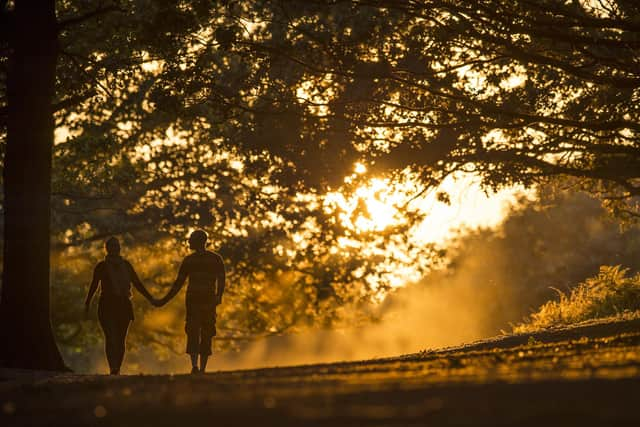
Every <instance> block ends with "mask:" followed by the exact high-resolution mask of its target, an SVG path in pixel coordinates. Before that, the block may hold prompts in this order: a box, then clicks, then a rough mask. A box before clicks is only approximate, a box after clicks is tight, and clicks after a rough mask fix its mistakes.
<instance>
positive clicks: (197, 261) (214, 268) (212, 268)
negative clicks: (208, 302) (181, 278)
mask: <svg viewBox="0 0 640 427" xmlns="http://www.w3.org/2000/svg"><path fill="white" fill-rule="evenodd" d="M181 270H182V272H183V273H184V274H185V275H186V276H188V278H189V284H188V286H187V295H193V296H213V295H220V294H221V293H222V292H221V291H222V290H221V289H218V287H220V286H222V284H221V283H217V282H218V281H219V280H217V279H218V278H220V277H221V276H223V275H224V264H223V262H222V258H221V257H220V255H218V254H216V253H213V252H209V251H198V252H194V253H192V254H190V255H188V256H187V257H186V258H185V259H184V261H183V263H182V267H181Z"/></svg>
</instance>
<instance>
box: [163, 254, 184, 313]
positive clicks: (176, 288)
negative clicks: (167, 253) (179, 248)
mask: <svg viewBox="0 0 640 427" xmlns="http://www.w3.org/2000/svg"><path fill="white" fill-rule="evenodd" d="M186 280H187V269H186V267H185V265H184V261H183V262H182V265H181V266H180V270H178V277H177V278H176V281H175V282H174V283H173V286H171V289H170V290H169V292H168V293H167V295H165V296H164V298H161V299H159V300H158V301H157V302H158V306H162V305H165V304H166V303H168V302H169V301H171V298H173V297H175V296H176V294H177V293H178V292H180V289H182V286H183V285H184V282H185V281H186Z"/></svg>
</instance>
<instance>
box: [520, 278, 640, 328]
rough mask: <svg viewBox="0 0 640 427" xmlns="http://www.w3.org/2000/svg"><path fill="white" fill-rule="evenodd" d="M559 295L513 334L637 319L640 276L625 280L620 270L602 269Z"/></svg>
mask: <svg viewBox="0 0 640 427" xmlns="http://www.w3.org/2000/svg"><path fill="white" fill-rule="evenodd" d="M555 290H556V291H557V292H558V295H559V300H558V301H549V302H547V303H545V304H544V305H542V306H541V307H540V308H539V309H538V311H537V312H535V313H533V314H531V315H530V316H529V317H528V318H527V319H526V320H525V321H524V322H523V323H521V324H519V325H516V326H514V327H513V330H514V332H529V331H533V330H538V329H544V328H548V327H552V326H563V325H571V324H575V323H579V322H583V321H586V320H593V319H601V318H605V317H622V316H633V317H636V316H640V274H636V275H635V276H628V269H625V268H622V267H621V266H619V265H617V266H602V267H600V272H599V273H598V274H597V275H596V276H594V277H591V278H588V279H587V280H585V281H584V282H583V283H580V284H579V285H578V286H576V287H575V288H573V289H572V290H571V291H570V292H569V293H568V294H567V293H565V292H562V291H560V290H558V289H555Z"/></svg>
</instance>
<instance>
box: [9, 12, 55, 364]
mask: <svg viewBox="0 0 640 427" xmlns="http://www.w3.org/2000/svg"><path fill="white" fill-rule="evenodd" d="M15 3H16V6H15V14H14V17H15V21H14V26H13V28H14V34H13V37H12V40H11V43H12V53H11V57H10V62H9V76H8V82H7V95H8V106H9V123H8V133H7V146H6V152H5V158H4V259H3V263H4V269H3V273H2V296H1V299H0V365H4V366H6V367H16V368H31V369H45V370H62V369H64V368H65V366H64V362H63V361H62V357H61V356H60V352H59V350H58V347H57V346H56V342H55V338H54V336H53V332H52V330H51V320H50V308H49V239H50V230H49V228H50V225H49V222H50V213H51V203H50V194H51V150H52V146H53V131H54V126H55V124H54V118H53V107H52V103H53V97H54V91H55V73H56V61H57V56H58V36H57V33H58V31H57V23H56V15H55V1H54V0H30V1H26V0H22V1H20V0H18V1H16V2H15Z"/></svg>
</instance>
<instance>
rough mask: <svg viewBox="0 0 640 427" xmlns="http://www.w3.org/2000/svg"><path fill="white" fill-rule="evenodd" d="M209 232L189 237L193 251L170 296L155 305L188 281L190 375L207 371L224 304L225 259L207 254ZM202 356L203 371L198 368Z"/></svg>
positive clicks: (199, 232) (184, 262)
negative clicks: (220, 312) (217, 312)
mask: <svg viewBox="0 0 640 427" xmlns="http://www.w3.org/2000/svg"><path fill="white" fill-rule="evenodd" d="M206 244H207V233H205V232H204V231H203V230H196V231H194V232H193V233H191V236H189V247H190V248H191V249H192V250H193V251H194V252H193V253H192V254H190V255H188V256H187V257H186V258H185V259H184V260H183V261H182V265H181V266H180V270H179V271H178V277H177V278H176V281H175V282H174V284H173V286H172V287H171V289H170V290H169V292H168V293H167V295H166V296H165V297H164V298H162V299H160V300H158V301H157V302H156V305H157V306H162V305H164V304H166V303H167V302H168V301H170V300H171V299H172V298H173V297H174V296H175V295H176V294H177V293H178V292H179V291H180V289H182V286H183V285H184V283H185V281H186V279H187V278H189V285H188V286H187V296H186V305H187V314H186V323H185V332H186V334H187V354H189V356H191V366H192V369H191V373H200V372H204V371H205V369H206V367H207V360H208V359H209V356H210V355H211V344H212V340H213V337H214V336H215V335H216V306H217V305H218V304H220V303H221V302H222V294H223V293H224V287H225V272H224V264H223V262H222V257H220V255H218V254H216V253H213V252H210V251H207V250H206V248H205V247H206ZM198 356H200V368H198Z"/></svg>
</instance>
